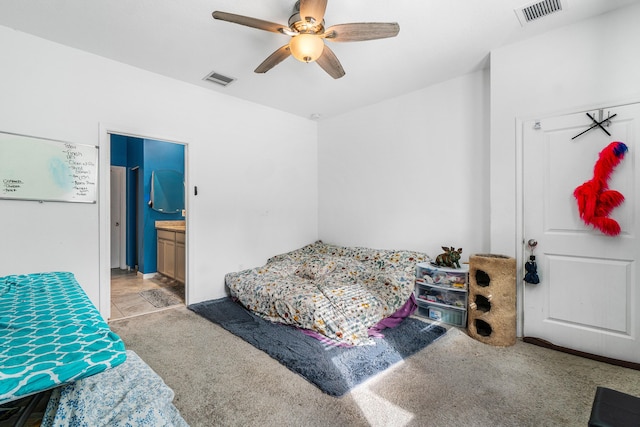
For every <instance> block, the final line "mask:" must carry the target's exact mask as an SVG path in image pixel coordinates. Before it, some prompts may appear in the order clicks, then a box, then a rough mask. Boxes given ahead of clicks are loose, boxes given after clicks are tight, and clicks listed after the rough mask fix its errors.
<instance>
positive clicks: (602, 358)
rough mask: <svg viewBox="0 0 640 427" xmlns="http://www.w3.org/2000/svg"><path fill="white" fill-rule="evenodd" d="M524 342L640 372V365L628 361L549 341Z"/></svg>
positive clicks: (526, 340)
mask: <svg viewBox="0 0 640 427" xmlns="http://www.w3.org/2000/svg"><path fill="white" fill-rule="evenodd" d="M522 341H524V342H526V343H529V344H534V345H537V346H540V347H545V348H549V349H551V350H556V351H561V352H563V353H568V354H573V355H574V356H580V357H584V358H587V359H591V360H596V361H598V362H604V363H608V364H610V365H615V366H622V367H623V368H629V369H635V370H636V371H640V363H634V362H627V361H626V360H619V359H612V358H610V357H605V356H598V355H597V354H591V353H586V352H584V351H579V350H574V349H572V348H567V347H561V346H559V345H555V344H553V343H550V342H549V341H546V340H543V339H541V338H535V337H524V338H522Z"/></svg>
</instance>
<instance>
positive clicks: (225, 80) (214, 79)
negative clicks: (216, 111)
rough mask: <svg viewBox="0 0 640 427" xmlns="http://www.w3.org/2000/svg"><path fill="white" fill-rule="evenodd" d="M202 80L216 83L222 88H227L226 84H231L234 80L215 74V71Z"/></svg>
mask: <svg viewBox="0 0 640 427" xmlns="http://www.w3.org/2000/svg"><path fill="white" fill-rule="evenodd" d="M203 80H206V81H208V82H213V83H218V84H219V85H222V86H227V85H228V84H230V83H232V82H233V81H234V80H235V79H234V78H233V77H227V76H224V75H222V74H220V73H216V72H215V71H212V72H211V73H209V74H207V76H206V77H205V78H204V79H203Z"/></svg>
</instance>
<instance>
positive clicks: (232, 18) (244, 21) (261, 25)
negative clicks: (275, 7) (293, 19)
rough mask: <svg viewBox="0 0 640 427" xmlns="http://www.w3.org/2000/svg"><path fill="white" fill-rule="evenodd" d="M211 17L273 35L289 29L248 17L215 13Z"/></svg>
mask: <svg viewBox="0 0 640 427" xmlns="http://www.w3.org/2000/svg"><path fill="white" fill-rule="evenodd" d="M211 15H212V16H213V17H214V19H220V20H222V21H227V22H232V23H234V24H240V25H245V26H247V27H252V28H257V29H259V30H265V31H271V32H273V33H283V29H286V30H288V29H289V27H287V26H286V25H281V24H276V23H275V22H269V21H263V20H262V19H257V18H251V17H249V16H243V15H236V14H235V13H227V12H220V11H215V12H213V13H212V14H211Z"/></svg>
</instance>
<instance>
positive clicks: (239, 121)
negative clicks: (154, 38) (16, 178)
mask: <svg viewBox="0 0 640 427" xmlns="http://www.w3.org/2000/svg"><path fill="white" fill-rule="evenodd" d="M0 57H1V58H2V67H1V70H0V76H1V77H2V78H1V79H0V99H1V102H0V131H6V132H13V133H20V134H26V135H32V136H40V137H47V138H53V139H60V140H65V141H70V142H75V143H84V144H94V145H100V144H101V143H102V145H101V146H100V153H101V156H102V158H101V162H100V164H101V166H102V165H103V164H108V162H107V163H104V162H105V158H104V156H105V155H106V154H107V153H108V147H106V146H104V145H105V140H104V138H103V137H101V136H100V131H99V129H103V130H104V129H106V128H107V127H108V128H109V129H116V130H126V131H129V132H133V133H138V134H139V136H150V137H154V138H157V139H167V140H172V141H180V142H187V143H188V148H187V155H188V167H189V171H188V175H187V180H188V183H189V184H190V188H189V191H188V194H189V199H188V201H187V206H188V210H189V211H188V215H187V220H188V253H189V265H188V280H189V282H190V286H189V290H190V291H191V292H190V295H189V296H190V302H192V303H193V302H198V301H202V300H206V299H211V298H217V297H221V296H223V295H224V274H225V273H227V272H229V271H235V270H237V269H239V268H240V267H241V266H242V267H250V266H255V265H260V264H263V263H264V262H265V261H266V259H267V257H269V256H271V255H273V254H274V253H278V252H281V251H287V250H291V249H292V248H295V247H300V246H302V245H304V244H307V243H310V242H312V241H313V240H314V239H316V238H317V234H318V233H317V200H318V198H317V124H316V123H315V122H312V121H310V120H306V119H302V118H299V117H296V116H293V115H290V114H286V113H282V112H279V111H276V110H273V109H268V108H265V107H261V106H258V105H256V104H251V103H248V102H246V101H242V100H238V99H234V98H232V97H228V96H225V95H221V94H219V93H217V92H214V91H209V90H207V89H204V88H200V87H196V86H193V85H188V84H185V83H181V82H178V81H175V80H171V79H168V78H165V77H162V76H159V75H156V74H152V73H149V72H146V71H142V70H139V69H136V68H133V67H130V66H127V65H123V64H120V63H117V62H114V61H110V60H107V59H104V58H101V57H98V56H95V55H91V54H88V53H85V52H81V51H78V50H75V49H71V48H67V47H65V46H61V45H58V44H55V43H51V42H49V41H46V40H42V39H39V38H36V37H33V36H30V35H26V34H24V33H20V32H17V31H14V30H11V29H9V28H6V27H1V26H0ZM105 126H106V127H105ZM300 135H308V138H307V139H305V140H301V139H300V138H299V136H300ZM100 176H101V177H103V176H107V175H104V171H101V174H100ZM103 181H104V180H103ZM107 181H108V180H107ZM99 185H100V186H103V187H102V189H103V190H104V186H105V185H108V184H106V183H105V182H99ZM193 185H197V186H198V196H194V195H193ZM103 208H104V206H98V205H80V204H67V203H43V204H40V203H37V202H24V201H8V200H0V224H2V239H0V242H1V243H0V259H1V260H2V261H0V275H8V274H22V273H30V272H38V271H51V270H66V271H71V272H73V273H74V274H75V275H76V277H77V279H78V281H79V282H80V283H81V284H82V286H83V288H84V289H85V291H86V292H87V294H88V295H89V297H90V298H91V300H92V301H93V302H94V304H96V305H98V306H99V307H101V311H102V312H103V315H105V312H104V298H103V301H100V288H99V278H100V272H99V270H100V269H101V268H102V269H103V271H104V270H105V269H108V268H109V266H108V265H105V264H104V263H103V264H101V263H100V259H99V250H100V242H99V230H100V224H101V222H104V220H105V218H104V217H100V215H103V213H104V212H105V210H104V209H103ZM107 211H108V210H107ZM106 261H107V262H108V261H109V260H108V258H107V260H106ZM107 307H108V305H107Z"/></svg>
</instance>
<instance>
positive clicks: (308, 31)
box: [212, 0, 400, 79]
mask: <svg viewBox="0 0 640 427" xmlns="http://www.w3.org/2000/svg"><path fill="white" fill-rule="evenodd" d="M326 8H327V0H299V1H298V2H296V4H295V6H294V13H293V15H291V17H290V18H289V25H288V26H285V25H281V24H276V23H274V22H269V21H263V20H261V19H256V18H251V17H248V16H242V15H236V14H233V13H227V12H219V11H215V12H213V14H212V15H213V17H214V18H215V19H220V20H223V21H227V22H233V23H235V24H240V25H245V26H247V27H253V28H257V29H259V30H265V31H271V32H273V33H281V34H284V35H287V36H291V40H290V41H289V43H287V44H286V45H284V46H282V47H281V48H279V49H278V50H276V51H275V52H273V53H272V54H271V55H270V56H269V57H268V58H267V59H265V60H264V61H263V62H262V64H260V65H258V68H256V69H255V70H254V71H255V72H256V73H266V72H267V71H269V70H270V69H272V68H273V67H275V66H276V65H278V64H279V63H281V62H282V61H284V60H285V59H287V58H288V57H289V56H290V55H293V57H294V58H296V59H297V60H299V61H302V62H314V61H316V62H317V63H318V65H320V67H321V68H322V69H323V70H324V71H326V72H327V73H328V74H329V75H330V76H331V77H333V78H334V79H339V78H340V77H342V76H344V75H345V72H344V70H343V69H342V65H341V64H340V61H338V58H337V57H336V55H335V54H334V53H333V51H332V50H331V49H329V46H327V45H326V44H325V43H324V40H328V41H331V42H357V41H364V40H375V39H383V38H387V37H395V36H397V35H398V32H399V31H400V26H399V25H398V23H396V22H390V23H384V22H358V23H352V24H338V25H333V26H331V27H329V28H327V29H326V30H325V28H324V12H325V10H326Z"/></svg>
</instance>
